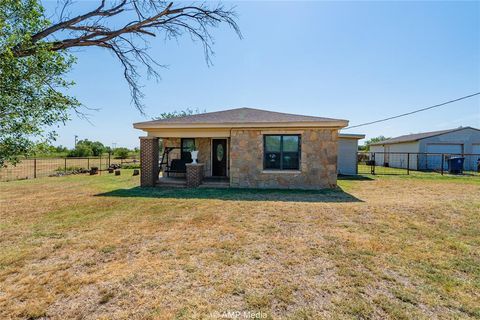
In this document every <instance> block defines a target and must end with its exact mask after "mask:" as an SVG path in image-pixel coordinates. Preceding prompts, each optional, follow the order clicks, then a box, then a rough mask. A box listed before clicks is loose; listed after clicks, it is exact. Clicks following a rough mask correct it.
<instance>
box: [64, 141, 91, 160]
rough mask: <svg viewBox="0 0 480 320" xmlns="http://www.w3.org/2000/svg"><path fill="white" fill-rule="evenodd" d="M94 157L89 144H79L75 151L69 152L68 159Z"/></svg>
mask: <svg viewBox="0 0 480 320" xmlns="http://www.w3.org/2000/svg"><path fill="white" fill-rule="evenodd" d="M91 156H93V151H92V148H91V147H90V146H89V145H87V144H77V145H76V147H75V149H73V150H70V151H69V152H68V157H91Z"/></svg>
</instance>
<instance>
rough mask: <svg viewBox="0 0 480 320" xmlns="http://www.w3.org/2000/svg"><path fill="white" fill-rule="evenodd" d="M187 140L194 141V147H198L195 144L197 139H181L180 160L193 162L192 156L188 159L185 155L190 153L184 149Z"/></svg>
mask: <svg viewBox="0 0 480 320" xmlns="http://www.w3.org/2000/svg"><path fill="white" fill-rule="evenodd" d="M185 140H193V145H194V146H195V147H196V146H197V145H196V144H195V142H196V141H195V138H181V139H180V159H182V160H190V161H192V158H191V156H190V158H188V157H186V156H185V155H184V154H185V153H187V152H190V151H184V149H183V142H184V141H185Z"/></svg>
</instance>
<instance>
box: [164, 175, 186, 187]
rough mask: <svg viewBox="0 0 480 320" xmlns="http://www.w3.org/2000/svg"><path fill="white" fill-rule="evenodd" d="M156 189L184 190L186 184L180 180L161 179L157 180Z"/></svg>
mask: <svg viewBox="0 0 480 320" xmlns="http://www.w3.org/2000/svg"><path fill="white" fill-rule="evenodd" d="M156 186H157V187H172V188H185V187H186V186H187V182H186V181H185V179H181V178H169V177H161V178H160V179H158V180H157V184H156Z"/></svg>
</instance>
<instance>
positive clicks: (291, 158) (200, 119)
mask: <svg viewBox="0 0 480 320" xmlns="http://www.w3.org/2000/svg"><path fill="white" fill-rule="evenodd" d="M347 125H348V121H347V120H341V119H331V118H322V117H313V116H303V115H295V114H287V113H280V112H272V111H266V110H259V109H252V108H238V109H231V110H225V111H218V112H209V113H203V114H196V115H190V116H185V117H178V118H171V119H162V120H154V121H147V122H139V123H135V124H134V125H133V126H134V128H136V129H140V130H143V131H145V132H146V133H147V136H145V137H140V157H141V185H142V186H154V185H158V184H161V183H162V180H168V179H167V176H169V175H170V174H172V175H174V176H176V175H177V173H182V172H185V173H184V174H183V176H185V179H186V184H187V185H189V186H198V185H199V184H200V183H201V182H202V181H203V180H204V179H207V180H211V179H212V178H217V179H223V181H224V182H226V183H227V185H228V186H230V187H239V188H300V189H321V188H328V187H333V186H336V182H337V152H338V151H337V150H338V131H339V130H340V129H341V128H344V127H346V126H347ZM159 140H161V143H162V144H163V147H164V150H165V151H164V152H163V153H162V155H161V157H160V156H159ZM192 148H195V149H197V150H198V151H199V152H198V164H194V163H189V162H191V158H190V152H189V151H190V150H192ZM159 162H161V163H162V164H161V165H160V167H159ZM160 170H161V171H163V174H162V177H161V178H159V171H160Z"/></svg>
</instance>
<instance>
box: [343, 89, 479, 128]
mask: <svg viewBox="0 0 480 320" xmlns="http://www.w3.org/2000/svg"><path fill="white" fill-rule="evenodd" d="M479 94H480V92H476V93H473V94H470V95H468V96H464V97H461V98H458V99H454V100H450V101H447V102H443V103H440V104H436V105H433V106H430V107H426V108H422V109H417V110H414V111H410V112H407V113H402V114H399V115H396V116H393V117H388V118H385V119H380V120H375V121H371V122H365V123H362V124H357V125H355V126H350V127H346V128H345V129H344V130H346V129H352V128H358V127H363V126H367V125H370V124H374V123H379V122H383V121H387V120H392V119H396V118H400V117H405V116H408V115H411V114H414V113H418V112H422V111H425V110H430V109H433V108H438V107H441V106H444V105H446V104H449V103H454V102H457V101H460V100H464V99H468V98H471V97H474V96H478V95H479Z"/></svg>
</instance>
